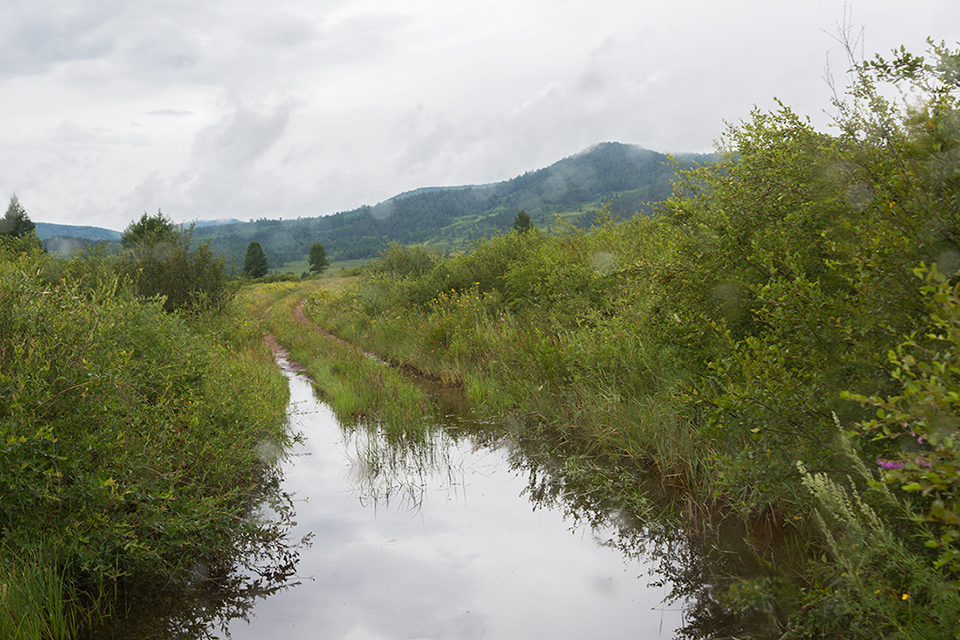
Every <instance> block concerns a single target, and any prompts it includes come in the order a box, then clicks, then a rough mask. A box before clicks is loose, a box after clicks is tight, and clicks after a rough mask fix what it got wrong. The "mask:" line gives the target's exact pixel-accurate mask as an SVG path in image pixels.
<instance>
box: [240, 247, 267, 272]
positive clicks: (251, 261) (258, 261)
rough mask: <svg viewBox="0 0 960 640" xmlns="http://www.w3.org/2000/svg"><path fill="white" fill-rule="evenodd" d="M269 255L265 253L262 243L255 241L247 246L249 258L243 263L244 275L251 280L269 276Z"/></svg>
mask: <svg viewBox="0 0 960 640" xmlns="http://www.w3.org/2000/svg"><path fill="white" fill-rule="evenodd" d="M268 269H269V268H268V267H267V254H265V253H264V252H263V248H262V247H261V246H260V243H259V242H257V241H256V240H254V241H253V242H251V243H250V244H249V245H247V257H246V258H245V259H244V261H243V275H245V276H250V277H251V278H262V277H263V276H265V275H267V271H268Z"/></svg>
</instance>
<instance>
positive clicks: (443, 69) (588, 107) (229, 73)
mask: <svg viewBox="0 0 960 640" xmlns="http://www.w3.org/2000/svg"><path fill="white" fill-rule="evenodd" d="M854 9H855V11H854V14H853V16H852V19H853V22H854V24H863V25H865V27H866V47H865V49H866V51H867V52H868V53H872V52H874V51H879V52H885V51H887V50H889V49H891V48H893V47H896V46H898V45H899V44H901V43H903V44H905V45H907V46H908V48H911V49H912V50H915V51H922V49H923V48H924V39H925V38H926V37H927V36H928V35H929V36H933V37H934V38H936V39H941V38H943V39H946V40H947V41H948V42H955V41H957V40H960V14H958V12H956V11H955V9H954V8H953V6H952V4H951V3H950V2H948V1H947V0H919V4H916V3H915V4H914V5H911V6H910V7H909V8H908V7H905V6H903V5H902V3H898V2H893V0H877V2H874V3H871V4H870V5H869V6H867V7H863V8H862V9H861V8H859V7H857V6H855V7H854ZM843 19H844V16H843V7H842V6H838V5H837V4H836V2H834V1H833V0H813V1H812V2H807V3H793V4H790V5H784V4H782V3H769V2H760V1H759V0H730V1H727V2H722V3H718V2H703V1H701V0H677V2H673V3H663V2H652V1H649V2H647V1H640V2H635V3H623V2H620V1H619V0H596V1H595V2H592V3H588V4H587V3H582V2H578V1H574V0H553V1H551V2H547V0H490V2H486V3H483V4H473V5H462V4H460V3H451V2H441V1H440V0H411V1H410V2H405V3H402V5H398V4H397V3H394V2H387V1H386V0H351V1H350V2H348V1H347V0H327V1H325V2H316V1H313V0H275V1H274V2H271V3H266V4H265V3H262V2H253V0H235V1H232V2H196V1H195V0H144V1H143V2H137V3H130V2H124V1H122V0H77V1H76V2H72V3H62V2H57V1H55V0H10V1H8V2H5V3H3V4H2V5H0V118H2V119H3V122H4V125H5V126H4V129H3V130H2V131H0V148H2V149H4V153H3V154H0V190H3V191H7V192H10V191H16V192H17V193H18V194H20V196H21V199H22V200H23V201H24V203H25V206H26V205H30V206H32V207H33V210H31V209H30V208H28V211H30V213H31V216H32V217H34V218H35V219H37V220H41V221H51V222H68V221H69V222H76V221H77V220H78V218H81V217H84V216H89V221H90V222H91V223H96V224H100V225H103V226H111V227H113V228H122V227H123V226H125V225H126V223H127V222H129V220H130V219H131V218H132V217H135V216H137V215H139V213H142V212H143V211H144V210H155V209H156V208H158V207H160V208H163V209H164V211H168V212H169V213H170V214H171V215H173V216H176V217H178V218H180V219H191V218H196V217H212V216H217V217H219V216H221V215H237V217H243V218H245V217H261V216H270V217H277V216H287V217H295V216H298V215H321V214H326V213H332V212H334V211H337V210H343V209H348V208H353V207H356V206H359V205H361V204H364V203H370V204H372V203H375V202H377V201H379V200H383V199H386V198H388V197H390V196H391V195H394V194H395V193H397V192H400V191H404V190H408V189H413V188H417V187H421V186H425V185H439V184H464V183H479V182H489V181H493V180H502V179H506V178H510V177H512V176H514V175H516V174H518V173H521V172H523V171H526V170H531V169H536V168H538V167H540V166H544V165H546V164H548V163H550V162H553V161H555V160H557V159H559V158H561V157H564V156H566V155H570V154H572V153H575V152H577V151H579V150H581V149H583V148H585V147H588V146H590V145H592V144H595V143H597V142H600V141H605V140H616V141H621V142H629V143H636V144H640V145H643V146H646V147H648V148H651V149H655V150H658V151H706V150H709V149H710V148H711V146H712V143H713V141H714V140H715V139H717V138H718V137H719V136H720V135H721V133H722V132H723V130H724V122H725V121H727V122H736V121H737V120H738V119H741V118H746V117H748V115H749V112H750V109H751V108H752V107H753V105H758V106H759V107H760V108H764V109H766V108H772V107H773V106H774V104H775V103H774V101H773V99H774V97H777V98H780V99H782V100H783V101H784V102H785V103H786V104H788V105H790V106H792V107H793V108H794V109H795V110H796V111H797V112H799V113H801V114H804V115H810V116H812V117H813V119H814V122H815V124H817V126H821V127H825V126H826V122H827V117H826V116H825V115H823V114H822V113H821V111H822V110H823V109H828V108H829V96H830V92H829V89H828V87H827V86H826V84H825V83H824V81H823V79H822V76H823V71H824V63H825V61H826V59H827V55H828V51H829V50H831V49H833V52H832V53H831V55H833V56H834V59H835V68H842V67H843V61H842V57H839V58H838V57H837V55H838V53H839V48H838V46H837V44H836V43H835V42H834V41H833V40H832V39H831V38H830V37H829V35H827V34H825V33H824V30H826V31H828V32H829V31H832V30H833V29H834V26H835V23H837V22H839V21H842V20H843Z"/></svg>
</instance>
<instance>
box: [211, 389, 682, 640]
mask: <svg viewBox="0 0 960 640" xmlns="http://www.w3.org/2000/svg"><path fill="white" fill-rule="evenodd" d="M288 375H289V376H290V391H291V402H292V403H293V404H294V405H295V407H296V410H295V411H294V412H293V415H292V418H291V422H292V424H291V427H292V428H293V429H294V430H297V431H300V432H302V433H303V435H304V436H305V443H304V444H303V445H302V446H300V447H298V448H297V450H295V451H294V457H292V458H291V459H290V460H289V461H288V462H286V463H285V465H284V488H285V490H287V491H290V492H292V493H293V494H294V496H293V497H294V501H295V502H294V505H295V508H296V518H295V520H296V521H297V525H296V526H295V527H294V528H293V530H292V531H291V538H292V539H297V538H299V537H302V536H305V535H310V534H312V540H311V543H310V546H309V548H305V549H302V550H301V552H300V562H299V564H298V566H297V573H298V575H299V576H300V577H301V578H302V583H301V584H300V585H297V586H294V587H291V588H289V589H287V590H285V591H283V592H281V593H277V594H274V595H272V596H270V597H269V598H266V599H264V600H263V601H260V602H258V603H257V604H256V606H255V607H254V609H253V611H252V614H251V616H250V621H249V623H247V622H246V621H244V620H235V621H232V622H231V623H230V624H229V626H228V632H229V634H230V636H231V637H232V638H234V639H235V640H248V639H250V640H252V639H257V640H265V639H271V638H282V639H284V640H296V639H299V638H311V639H312V638H344V639H360V638H364V639H365V638H465V639H473V638H486V639H500V638H519V637H542V638H551V639H563V638H585V637H601V638H627V637H630V638H634V637H638V636H640V637H645V638H657V637H663V638H669V637H672V636H673V632H674V630H676V629H677V628H679V627H680V626H681V625H682V622H683V620H682V612H681V611H680V608H681V605H680V604H677V603H674V604H672V605H670V606H669V607H665V605H663V600H664V599H665V598H666V597H667V595H668V594H669V587H668V586H648V585H650V583H652V582H654V581H656V580H657V577H656V576H651V575H648V574H649V573H650V571H649V568H648V567H647V566H645V565H644V564H642V562H641V561H638V560H637V559H635V558H626V557H624V555H623V554H622V553H621V552H620V551H618V550H617V549H615V548H611V547H610V546H605V545H603V544H602V543H604V542H606V541H607V540H611V539H613V538H615V532H613V531H612V530H605V529H601V530H593V529H592V528H591V527H590V526H588V525H586V524H584V523H571V521H569V520H565V519H564V515H563V513H561V512H560V511H559V510H557V509H553V508H550V509H547V508H539V506H538V505H537V504H535V503H532V502H531V501H530V499H529V498H528V497H527V496H526V495H524V494H525V491H526V490H527V488H528V482H527V479H526V478H525V477H524V475H523V473H522V471H518V470H513V469H512V468H511V465H510V464H509V462H508V456H509V451H508V450H507V449H506V448H505V447H506V446H507V445H502V446H500V447H496V446H494V447H492V448H491V447H488V446H484V447H481V446H477V445H474V444H472V442H471V441H470V440H469V439H467V438H463V439H460V440H459V441H456V442H455V441H454V440H453V439H452V438H449V437H446V438H445V441H442V442H439V443H437V442H434V443H433V444H434V445H435V448H434V449H433V451H432V453H433V459H432V461H433V462H434V463H437V462H439V464H433V465H431V466H427V465H425V464H423V463H422V460H418V461H416V463H415V464H412V465H406V466H404V465H403V464H399V463H398V464H396V465H394V466H395V468H394V471H395V472H397V471H399V473H393V474H390V473H382V474H376V473H372V470H371V469H369V468H367V467H368V466H369V465H367V464H366V463H364V462H363V458H364V456H363V454H362V452H363V451H364V450H365V448H366V447H369V446H370V443H369V442H364V438H365V437H366V436H365V435H364V433H362V432H360V431H357V432H353V433H347V432H345V431H344V430H342V429H341V428H340V426H339V424H338V422H337V419H336V417H335V416H334V414H333V412H332V410H331V409H330V408H329V407H327V406H326V405H324V404H322V403H320V402H317V401H316V400H315V398H314V395H313V391H312V389H311V387H310V384H309V382H307V381H306V380H305V379H304V378H302V377H301V376H299V375H296V374H293V373H291V372H288ZM438 437H439V438H441V440H444V436H443V435H438Z"/></svg>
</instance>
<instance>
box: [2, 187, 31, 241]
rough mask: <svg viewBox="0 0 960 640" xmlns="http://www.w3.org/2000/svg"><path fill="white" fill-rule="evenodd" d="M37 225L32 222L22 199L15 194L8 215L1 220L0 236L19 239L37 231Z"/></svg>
mask: <svg viewBox="0 0 960 640" xmlns="http://www.w3.org/2000/svg"><path fill="white" fill-rule="evenodd" d="M36 228H37V225H35V224H34V223H33V222H31V221H30V218H29V216H27V212H26V210H24V208H23V205H21V204H20V199H19V198H17V195H16V194H14V195H13V196H11V198H10V205H9V206H8V207H7V213H6V215H4V216H3V219H2V220H0V234H3V235H8V236H13V237H14V238H19V237H20V236H25V235H27V234H28V233H31V232H32V231H35V230H36Z"/></svg>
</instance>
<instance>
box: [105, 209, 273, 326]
mask: <svg viewBox="0 0 960 640" xmlns="http://www.w3.org/2000/svg"><path fill="white" fill-rule="evenodd" d="M194 231H195V229H194V227H193V226H190V227H188V228H183V227H182V226H177V225H174V224H173V222H171V221H170V220H169V219H167V218H166V217H165V216H164V215H163V214H162V213H160V212H157V215H156V216H148V215H147V214H144V215H143V216H142V217H141V218H140V220H139V221H137V222H134V223H131V224H130V225H129V226H128V227H127V229H126V230H125V231H124V233H123V239H122V245H123V247H124V248H123V249H122V250H121V252H120V261H119V263H118V271H119V272H120V273H122V274H123V275H124V276H125V277H126V278H127V279H128V280H129V281H130V282H132V283H133V286H134V288H135V290H136V292H137V293H138V294H139V295H140V296H143V297H144V298H160V299H162V305H163V309H164V310H165V311H183V312H186V313H202V312H205V311H220V310H222V309H223V308H224V306H225V305H226V304H227V303H228V302H229V300H230V298H231V297H232V296H233V295H234V293H235V292H236V287H235V285H234V283H233V282H232V281H231V280H232V279H231V277H230V275H231V274H230V273H228V272H227V270H226V260H225V259H224V257H223V256H222V255H220V254H217V253H215V252H214V251H213V249H212V248H211V247H210V242H209V241H201V242H199V243H198V244H197V246H196V247H194V246H193V234H194ZM261 253H262V252H261Z"/></svg>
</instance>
